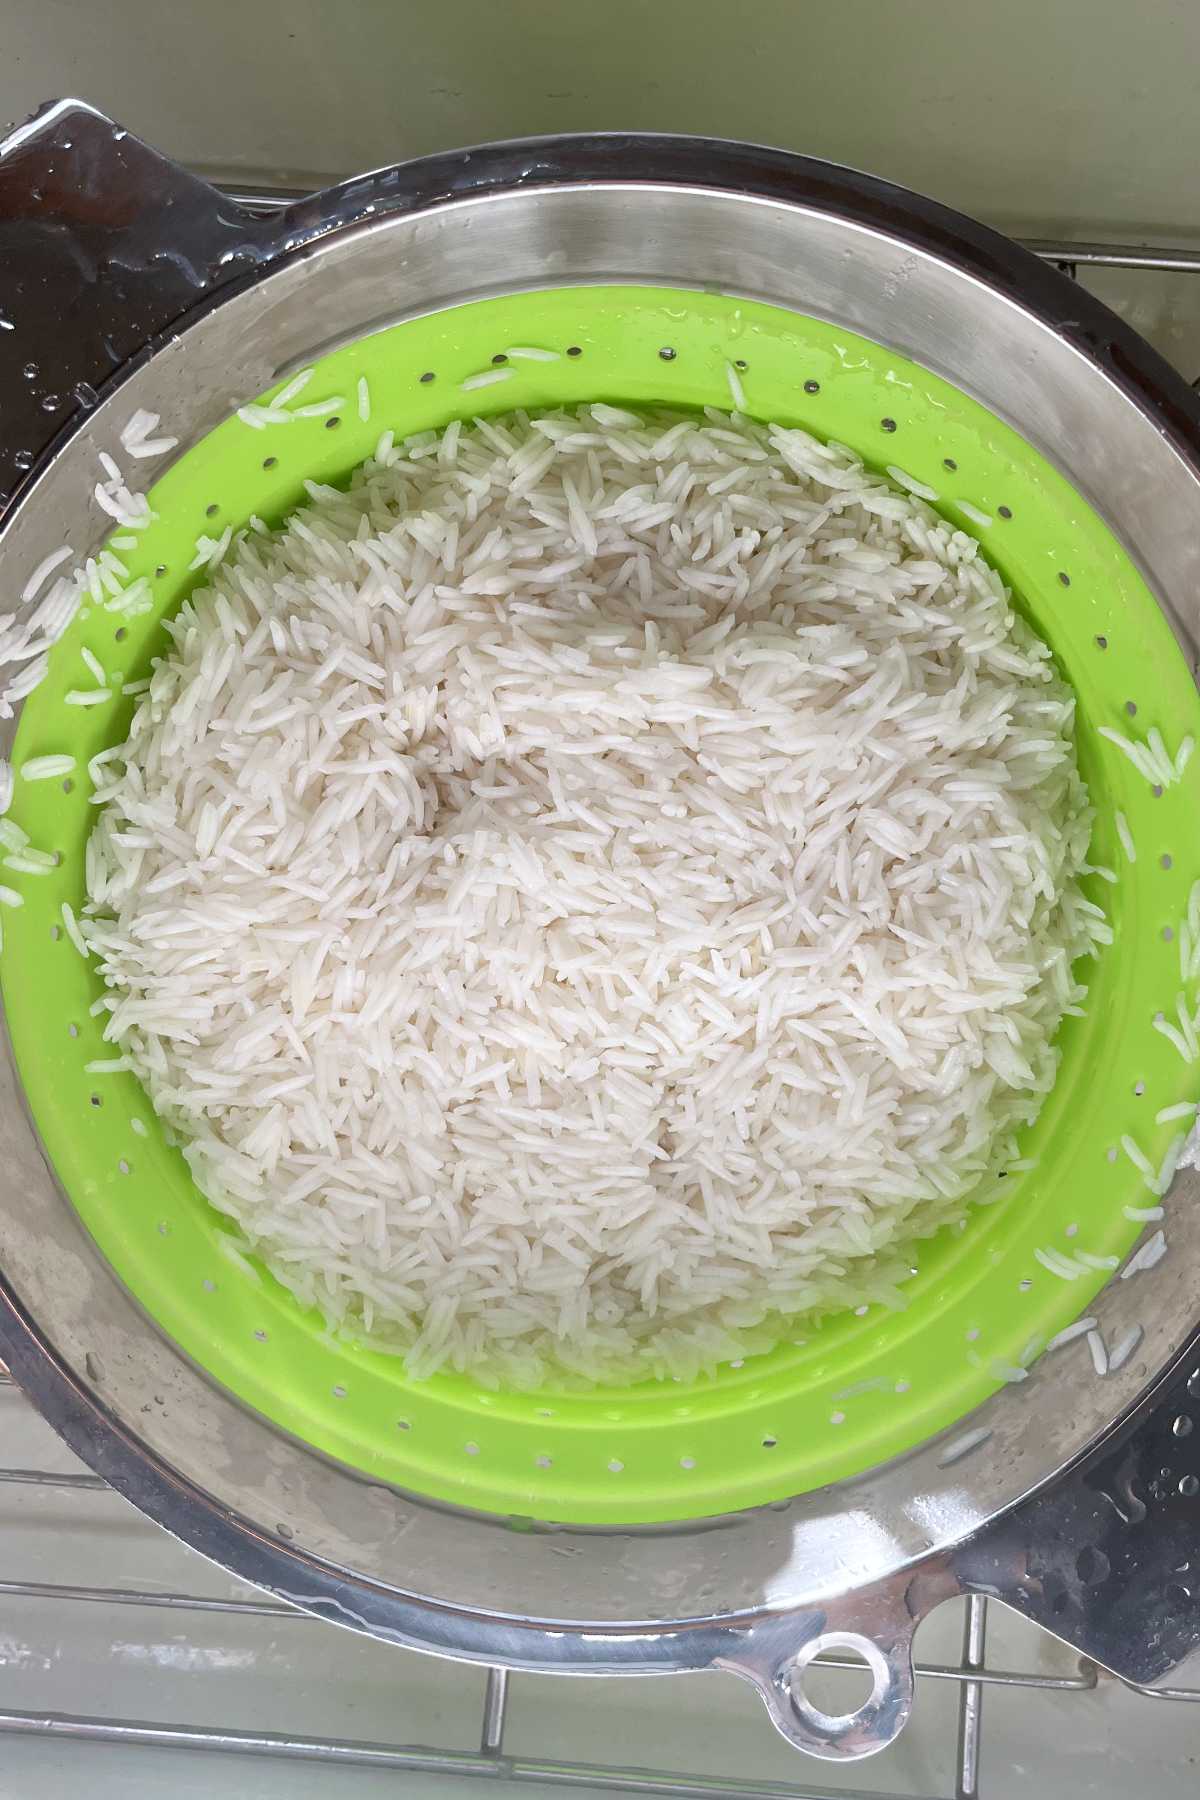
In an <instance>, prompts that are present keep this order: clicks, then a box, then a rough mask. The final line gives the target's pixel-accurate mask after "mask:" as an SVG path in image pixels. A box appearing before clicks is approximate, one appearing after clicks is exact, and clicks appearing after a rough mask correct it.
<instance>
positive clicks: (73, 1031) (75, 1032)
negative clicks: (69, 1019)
mask: <svg viewBox="0 0 1200 1800" xmlns="http://www.w3.org/2000/svg"><path fill="white" fill-rule="evenodd" d="M67 1036H68V1037H78V1036H79V1027H78V1025H68V1026H67Z"/></svg>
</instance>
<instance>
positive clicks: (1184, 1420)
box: [1171, 1413, 1192, 1437]
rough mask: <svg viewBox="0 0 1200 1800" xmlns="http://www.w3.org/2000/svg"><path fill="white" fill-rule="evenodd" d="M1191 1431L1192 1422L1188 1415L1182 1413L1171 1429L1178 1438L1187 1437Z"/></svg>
mask: <svg viewBox="0 0 1200 1800" xmlns="http://www.w3.org/2000/svg"><path fill="white" fill-rule="evenodd" d="M1191 1429H1192V1421H1191V1419H1190V1418H1189V1417H1188V1415H1187V1414H1186V1413H1180V1415H1179V1417H1178V1418H1177V1419H1176V1421H1175V1423H1174V1424H1173V1425H1172V1427H1171V1430H1172V1431H1173V1432H1174V1433H1175V1436H1176V1437H1187V1436H1188V1434H1189V1432H1190V1431H1191Z"/></svg>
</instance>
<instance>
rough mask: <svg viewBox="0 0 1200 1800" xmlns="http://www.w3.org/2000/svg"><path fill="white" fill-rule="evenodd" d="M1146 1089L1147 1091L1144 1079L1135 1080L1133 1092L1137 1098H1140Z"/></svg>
mask: <svg viewBox="0 0 1200 1800" xmlns="http://www.w3.org/2000/svg"><path fill="white" fill-rule="evenodd" d="M1145 1091H1146V1084H1145V1082H1144V1081H1135V1082H1134V1084H1133V1093H1134V1098H1135V1099H1137V1100H1140V1099H1141V1097H1142V1095H1143V1094H1144V1093H1145Z"/></svg>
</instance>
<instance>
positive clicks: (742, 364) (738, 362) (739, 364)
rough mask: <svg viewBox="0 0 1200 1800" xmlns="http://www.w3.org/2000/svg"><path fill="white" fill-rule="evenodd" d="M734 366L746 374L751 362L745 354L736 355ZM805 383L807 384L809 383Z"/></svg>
mask: <svg viewBox="0 0 1200 1800" xmlns="http://www.w3.org/2000/svg"><path fill="white" fill-rule="evenodd" d="M733 366H734V368H735V369H738V370H740V372H741V373H742V374H743V375H744V374H745V373H746V370H747V369H748V368H749V367H750V364H749V363H748V362H747V361H746V359H745V357H744V356H736V357H735V358H734V361H733ZM805 385H806V386H807V383H806V384H805Z"/></svg>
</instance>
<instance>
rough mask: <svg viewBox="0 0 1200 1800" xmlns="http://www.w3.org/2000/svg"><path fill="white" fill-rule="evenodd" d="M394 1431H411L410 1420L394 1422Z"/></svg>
mask: <svg viewBox="0 0 1200 1800" xmlns="http://www.w3.org/2000/svg"><path fill="white" fill-rule="evenodd" d="M396 1430H397V1431H411V1430H412V1420H411V1419H397V1420H396Z"/></svg>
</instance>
